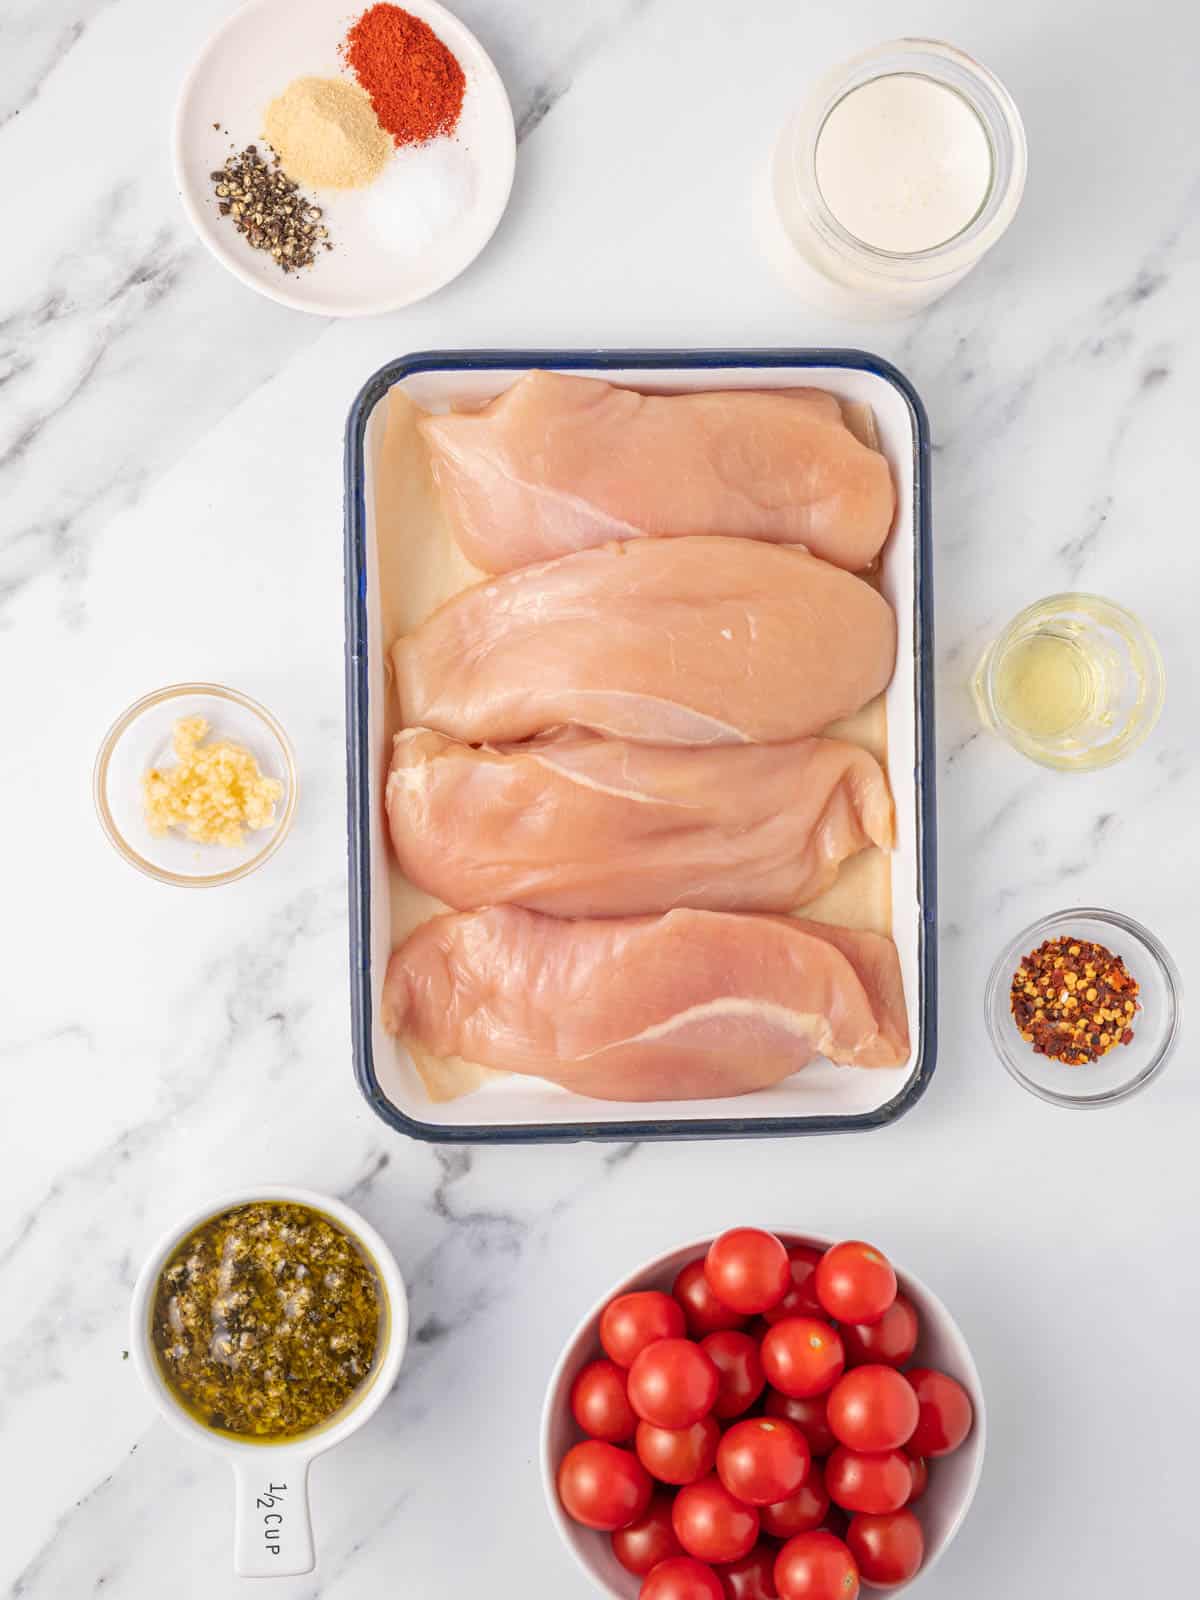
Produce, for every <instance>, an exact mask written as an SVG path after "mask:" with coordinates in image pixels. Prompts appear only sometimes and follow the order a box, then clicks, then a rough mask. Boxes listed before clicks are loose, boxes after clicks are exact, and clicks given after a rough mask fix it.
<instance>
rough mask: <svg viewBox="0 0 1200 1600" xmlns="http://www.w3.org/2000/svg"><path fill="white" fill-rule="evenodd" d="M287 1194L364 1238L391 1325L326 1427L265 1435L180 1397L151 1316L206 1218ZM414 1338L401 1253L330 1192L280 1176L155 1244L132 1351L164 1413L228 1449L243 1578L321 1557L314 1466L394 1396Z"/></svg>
mask: <svg viewBox="0 0 1200 1600" xmlns="http://www.w3.org/2000/svg"><path fill="white" fill-rule="evenodd" d="M260 1201H283V1202H290V1203H291V1204H293V1205H298V1206H307V1207H308V1208H309V1209H310V1210H312V1211H318V1212H321V1213H323V1214H324V1215H325V1216H327V1217H328V1218H329V1219H330V1220H331V1221H333V1222H335V1223H337V1224H338V1225H339V1226H340V1227H341V1228H343V1229H344V1230H345V1231H346V1232H347V1233H348V1234H349V1235H350V1236H351V1238H353V1239H354V1240H355V1241H356V1242H357V1243H358V1244H359V1245H360V1246H361V1248H362V1250H363V1253H364V1254H365V1255H366V1257H367V1259H368V1260H369V1261H370V1262H371V1264H372V1265H373V1266H374V1268H375V1270H376V1273H377V1275H378V1278H379V1282H380V1284H381V1286H382V1290H383V1300H384V1306H383V1327H382V1330H381V1335H380V1340H379V1346H378V1349H377V1351H376V1357H375V1366H374V1368H373V1370H372V1372H371V1374H370V1376H369V1377H368V1378H367V1380H366V1382H365V1383H364V1384H363V1385H362V1387H361V1388H360V1389H358V1390H357V1391H356V1392H355V1394H354V1396H353V1397H352V1399H351V1400H350V1402H349V1404H348V1405H346V1406H345V1407H344V1408H343V1409H342V1410H341V1411H339V1412H337V1413H336V1414H335V1415H334V1417H333V1418H332V1419H331V1420H330V1421H329V1422H327V1423H325V1424H323V1425H322V1426H321V1427H319V1428H314V1429H313V1430H312V1431H311V1432H309V1433H303V1434H299V1435H297V1436H296V1437H295V1438H289V1439H285V1440H282V1441H281V1442H280V1443H278V1444H260V1443H255V1442H253V1441H251V1440H244V1439H238V1438H235V1437H234V1436H233V1435H232V1434H227V1433H217V1432H216V1431H215V1430H214V1429H212V1428H206V1427H205V1426H204V1424H203V1423H202V1422H200V1421H198V1419H197V1418H195V1417H194V1416H192V1415H191V1413H190V1412H189V1411H187V1410H186V1409H185V1408H184V1406H183V1405H182V1404H181V1403H180V1401H179V1400H177V1399H176V1398H175V1396H174V1394H173V1393H172V1391H171V1389H170V1388H169V1386H168V1384H167V1382H166V1379H165V1378H164V1377H163V1374H162V1371H161V1369H160V1368H159V1364H158V1361H157V1359H156V1357H155V1354H154V1347H153V1342H152V1335H151V1318H152V1316H153V1311H154V1295H155V1290H156V1288H157V1286H158V1278H159V1274H160V1273H161V1272H162V1270H163V1268H164V1267H165V1266H166V1264H167V1262H168V1260H169V1259H170V1257H171V1254H172V1252H173V1251H174V1250H175V1248H176V1246H177V1245H178V1244H180V1243H181V1241H182V1240H183V1239H185V1238H186V1237H187V1236H188V1234H189V1233H192V1232H193V1231H194V1230H195V1229H196V1228H198V1227H200V1225H201V1224H202V1223H205V1222H207V1221H209V1219H210V1218H212V1217H216V1216H219V1215H220V1214H221V1213H222V1212H224V1211H229V1210H232V1208H233V1207H234V1206H244V1205H251V1204H254V1203H256V1202H260ZM407 1341H408V1295H407V1293H406V1292H405V1288H404V1279H403V1278H402V1277H401V1276H400V1269H399V1267H398V1266H397V1265H396V1261H395V1257H394V1256H393V1255H392V1252H391V1251H390V1250H389V1248H388V1246H387V1245H386V1244H385V1243H384V1241H383V1239H382V1238H381V1237H380V1236H379V1234H378V1233H377V1232H376V1231H375V1229H374V1228H373V1227H372V1226H371V1225H370V1223H369V1222H367V1221H366V1220H365V1219H364V1218H363V1217H360V1216H359V1215H358V1213H357V1212H356V1211H353V1210H351V1208H350V1207H349V1206H347V1205H343V1204H342V1202H341V1201H340V1200H335V1199H333V1198H331V1197H330V1196H329V1195H323V1194H314V1193H313V1192H312V1191H311V1190H308V1189H292V1188H284V1187H280V1186H267V1187H265V1188H255V1189H244V1190H238V1191H237V1192H236V1193H235V1194H227V1195H223V1196H221V1197H220V1198H219V1199H217V1200H214V1201H212V1202H210V1203H209V1204H208V1205H206V1206H203V1207H201V1208H200V1209H199V1210H198V1211H195V1212H193V1213H192V1215H191V1216H189V1217H185V1218H184V1220H183V1221H182V1222H180V1223H178V1224H176V1226H175V1227H173V1228H171V1229H170V1230H169V1231H168V1232H167V1233H165V1234H163V1236H162V1238H161V1239H160V1240H159V1241H158V1243H157V1244H156V1245H155V1247H154V1249H153V1250H152V1251H151V1253H150V1255H149V1256H148V1257H147V1259H146V1263H145V1265H144V1266H143V1268H142V1270H141V1272H140V1273H139V1275H138V1280H137V1284H136V1285H135V1287H134V1291H133V1305H132V1308H131V1313H130V1341H129V1344H130V1352H131V1354H132V1356H133V1360H134V1364H135V1365H136V1367H137V1369H138V1372H139V1373H140V1374H141V1377H142V1381H143V1383H144V1384H145V1385H146V1388H147V1390H148V1391H149V1394H150V1397H151V1399H152V1400H153V1401H154V1403H155V1405H156V1406H157V1407H158V1410H159V1412H160V1414H161V1415H162V1416H163V1417H164V1418H165V1420H166V1421H167V1422H169V1423H170V1424H171V1426H172V1427H173V1428H174V1429H175V1430H176V1431H177V1432H179V1433H182V1434H184V1435H186V1437H187V1438H189V1439H191V1440H193V1441H194V1442H195V1443H197V1444H201V1445H203V1446H204V1447H205V1448H206V1449H208V1450H212V1451H215V1452H216V1453H217V1454H218V1455H221V1456H224V1457H225V1459H226V1460H227V1461H228V1462H229V1464H230V1466H231V1467H232V1468H233V1480H234V1496H235V1499H234V1554H233V1567H234V1571H235V1572H236V1573H237V1575H238V1576H239V1577H242V1578H273V1577H280V1578H282V1577H292V1576H295V1575H296V1574H297V1573H302V1572H311V1571H312V1569H313V1567H314V1566H315V1565H316V1556H315V1553H314V1550H313V1536H312V1516H311V1513H310V1511H309V1504H308V1469H309V1466H310V1464H311V1463H312V1462H313V1461H314V1460H315V1459H316V1457H317V1456H319V1455H323V1454H324V1453H325V1451H326V1450H332V1449H333V1447H334V1445H338V1444H341V1442H342V1440H343V1439H347V1438H349V1436H350V1435H351V1434H352V1433H354V1432H356V1431H357V1430H358V1429H359V1428H361V1427H362V1425H363V1424H364V1423H365V1422H366V1421H367V1419H368V1418H369V1417H371V1416H372V1415H373V1414H374V1412H376V1411H377V1410H378V1409H379V1407H380V1406H381V1405H382V1404H383V1402H384V1400H385V1399H386V1398H387V1395H388V1392H389V1390H390V1389H391V1387H392V1384H393V1383H394V1382H395V1380H396V1374H397V1373H398V1372H399V1370H400V1363H401V1361H402V1360H403V1359H404V1347H405V1345H406V1343H407Z"/></svg>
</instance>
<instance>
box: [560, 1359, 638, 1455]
mask: <svg viewBox="0 0 1200 1600" xmlns="http://www.w3.org/2000/svg"><path fill="white" fill-rule="evenodd" d="M571 1412H572V1415H573V1416H574V1418H575V1421H576V1422H577V1423H578V1424H579V1426H580V1427H581V1428H582V1429H583V1431H584V1433H590V1434H591V1436H592V1438H593V1439H605V1440H607V1441H608V1443H609V1444H624V1443H625V1441H626V1440H627V1439H632V1438H633V1432H634V1429H635V1428H636V1427H637V1420H638V1419H637V1417H636V1415H635V1414H634V1409H633V1407H632V1406H631V1405H630V1404H629V1396H628V1395H627V1394H626V1392H625V1373H624V1371H623V1370H622V1368H620V1367H619V1366H618V1365H617V1364H616V1362H615V1361H590V1362H589V1363H588V1365H587V1366H586V1367H584V1369H583V1371H582V1372H581V1373H580V1374H579V1376H578V1377H577V1378H576V1379H575V1382H574V1383H573V1384H572V1385H571Z"/></svg>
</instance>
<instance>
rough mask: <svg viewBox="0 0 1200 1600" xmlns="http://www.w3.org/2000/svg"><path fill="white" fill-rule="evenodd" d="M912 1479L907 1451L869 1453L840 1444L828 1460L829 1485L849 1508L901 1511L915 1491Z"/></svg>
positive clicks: (853, 1509) (850, 1509) (839, 1502)
mask: <svg viewBox="0 0 1200 1600" xmlns="http://www.w3.org/2000/svg"><path fill="white" fill-rule="evenodd" d="M912 1481H913V1480H912V1468H911V1467H910V1466H909V1464H908V1457H907V1456H906V1455H905V1453H904V1451H903V1450H883V1451H880V1452H879V1453H878V1454H877V1455H865V1454H863V1453H862V1452H861V1451H858V1450H847V1449H846V1446H845V1445H839V1446H838V1448H837V1449H836V1450H835V1451H834V1452H833V1454H832V1455H831V1456H830V1458H829V1460H828V1461H827V1462H826V1463H825V1487H826V1488H827V1489H828V1490H829V1494H830V1498H831V1499H833V1500H836V1501H837V1503H838V1505H839V1506H841V1507H843V1509H844V1510H846V1511H867V1512H870V1513H871V1514H872V1515H881V1514H882V1513H883V1512H885V1511H899V1509H900V1507H901V1506H902V1505H903V1504H904V1502H905V1501H906V1500H907V1499H908V1497H909V1495H910V1494H911V1493H912Z"/></svg>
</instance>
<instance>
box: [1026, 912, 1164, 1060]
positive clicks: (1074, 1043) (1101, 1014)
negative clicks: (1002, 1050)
mask: <svg viewBox="0 0 1200 1600" xmlns="http://www.w3.org/2000/svg"><path fill="white" fill-rule="evenodd" d="M1010 1003H1011V1006H1012V1014H1013V1021H1014V1022H1015V1023H1016V1025H1017V1027H1018V1028H1019V1029H1020V1031H1021V1037H1022V1039H1024V1040H1025V1042H1026V1043H1027V1044H1031V1045H1032V1046H1033V1048H1034V1052H1035V1053H1036V1054H1037V1055H1040V1056H1049V1058H1050V1059H1051V1061H1062V1062H1064V1063H1066V1064H1067V1065H1068V1066H1072V1067H1082V1066H1085V1065H1086V1064H1087V1063H1088V1062H1091V1061H1099V1059H1100V1057H1101V1056H1104V1055H1107V1054H1108V1052H1109V1051H1110V1050H1111V1049H1112V1048H1113V1047H1114V1045H1118V1044H1129V1043H1130V1041H1131V1040H1132V1038H1133V1020H1134V1016H1135V1014H1136V1013H1137V1011H1138V1010H1139V1004H1138V984H1137V979H1136V978H1134V977H1133V976H1132V974H1131V973H1130V972H1129V969H1128V968H1127V967H1126V965H1125V963H1124V961H1123V960H1122V959H1121V957H1120V956H1115V955H1114V954H1113V953H1112V951H1111V950H1108V949H1106V948H1105V946H1104V945H1102V944H1092V943H1090V942H1089V941H1088V940H1086V939H1071V938H1061V939H1047V940H1046V942H1045V943H1044V944H1041V945H1039V946H1038V948H1037V949H1036V950H1033V951H1031V952H1030V953H1029V955H1027V956H1026V957H1025V959H1024V961H1023V962H1022V963H1021V965H1020V966H1019V967H1018V968H1017V970H1016V972H1014V973H1013V980H1012V991H1011V996H1010Z"/></svg>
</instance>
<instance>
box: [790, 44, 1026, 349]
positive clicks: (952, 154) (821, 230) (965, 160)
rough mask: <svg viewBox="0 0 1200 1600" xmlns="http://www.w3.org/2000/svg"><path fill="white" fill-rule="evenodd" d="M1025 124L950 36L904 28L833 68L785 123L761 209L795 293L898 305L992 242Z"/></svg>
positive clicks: (863, 310) (917, 301) (1015, 177)
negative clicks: (902, 35) (946, 39)
mask: <svg viewBox="0 0 1200 1600" xmlns="http://www.w3.org/2000/svg"><path fill="white" fill-rule="evenodd" d="M1025 166H1026V154H1025V136H1024V131H1023V128H1022V125H1021V119H1020V116H1019V114H1018V112H1017V109H1016V107H1015V105H1014V104H1013V102H1012V100H1011V98H1010V97H1009V95H1008V94H1007V92H1006V91H1005V89H1004V87H1003V85H1002V84H1000V83H999V82H998V81H997V80H996V79H995V78H994V77H993V76H992V75H991V73H989V72H987V70H986V69H985V68H983V67H981V66H980V65H979V64H978V63H977V62H974V61H972V60H971V58H970V57H969V56H965V55H963V54H962V52H961V51H958V50H955V49H953V48H952V47H951V46H950V45H945V44H939V43H937V42H935V41H933V40H922V39H901V40H897V41H895V42H894V43H892V44H887V45H881V46H879V47H878V48H877V49H875V50H871V51H868V52H867V53H866V54H865V55H862V56H859V57H857V58H856V59H855V60H853V61H851V62H848V63H847V64H846V65H845V66H843V67H840V68H838V69H837V70H836V71H835V72H833V73H831V74H830V75H829V76H828V77H827V78H826V79H825V80H824V81H823V82H822V83H821V84H820V85H818V87H817V89H816V91H815V93H814V94H813V96H812V97H811V99H810V100H809V101H808V102H807V103H806V104H805V105H804V106H803V107H801V109H800V110H799V112H797V114H796V115H795V116H794V117H793V118H792V119H791V121H790V122H789V123H788V125H787V127H786V128H785V129H784V131H783V135H782V137H781V138H780V140H779V143H778V145H777V147H776V150H775V153H774V157H773V159H772V164H771V171H770V183H769V196H768V204H767V206H766V208H765V212H766V214H765V216H764V219H763V220H764V222H765V224H766V227H767V230H768V231H767V234H766V243H767V245H768V248H769V251H770V254H771V255H772V257H773V259H774V260H775V262H776V264H777V265H778V267H779V268H780V270H781V271H783V273H784V274H785V275H786V277H787V279H788V281H789V282H790V283H791V284H792V285H793V286H794V287H795V288H796V289H797V290H798V292H799V293H800V294H802V295H803V296H804V297H805V298H807V299H809V300H812V301H814V302H815V303H817V304H819V305H821V306H822V307H824V308H825V309H828V310H831V311H834V312H837V313H839V314H841V315H844V316H851V317H866V318H881V317H894V316H906V315H909V314H911V313H912V312H914V311H916V310H919V309H920V308H921V307H922V306H925V305H928V304H929V303H930V302H932V301H933V300H936V299H938V298H939V297H940V296H941V295H943V294H944V293H945V292H946V290H947V289H949V288H950V287H951V286H952V285H953V284H955V283H957V282H958V281H959V279H961V278H962V277H963V276H965V274H966V273H967V272H969V271H970V269H971V268H972V267H973V266H975V265H976V263H977V262H978V261H979V260H981V259H982V257H983V255H984V254H985V253H986V252H987V250H988V249H990V248H991V246H992V245H993V244H994V243H995V242H996V240H997V239H998V238H999V237H1000V235H1001V234H1002V233H1003V232H1004V230H1005V228H1006V227H1007V226H1008V224H1009V222H1010V221H1011V220H1012V217H1013V215H1014V213H1015V212H1016V209H1017V204H1018V202H1019V200H1020V197H1021V191H1022V189H1023V187H1024V182H1025Z"/></svg>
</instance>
